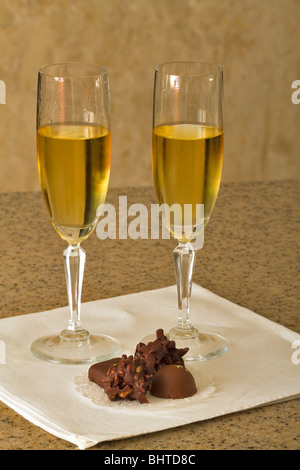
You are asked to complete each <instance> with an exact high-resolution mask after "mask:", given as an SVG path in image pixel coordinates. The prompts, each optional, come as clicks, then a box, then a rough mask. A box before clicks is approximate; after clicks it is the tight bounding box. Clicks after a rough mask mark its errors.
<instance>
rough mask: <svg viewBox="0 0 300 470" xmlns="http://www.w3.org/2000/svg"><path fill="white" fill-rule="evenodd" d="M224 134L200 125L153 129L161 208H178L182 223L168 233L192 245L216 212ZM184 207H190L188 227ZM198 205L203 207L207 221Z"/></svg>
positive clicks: (157, 187) (153, 152) (154, 158)
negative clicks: (188, 205)
mask: <svg viewBox="0 0 300 470" xmlns="http://www.w3.org/2000/svg"><path fill="white" fill-rule="evenodd" d="M223 137H224V135H223V131H222V130H221V129H219V128H217V127H213V126H205V125H200V124H171V125H163V126H158V127H156V128H154V130H153V146H152V169H153V178H154V186H155V189H156V193H157V197H158V202H159V204H160V205H161V204H163V203H165V204H168V205H169V206H172V205H173V204H179V205H180V208H181V211H182V218H180V222H179V223H178V219H177V222H174V221H173V222H172V220H171V222H170V225H169V227H168V228H169V230H170V232H171V233H172V235H173V236H174V237H175V238H177V239H178V240H179V241H183V242H186V241H190V240H192V239H193V238H195V236H196V235H197V230H200V228H199V227H201V225H202V226H203V224H204V226H205V225H206V224H207V222H208V220H209V217H210V215H211V212H212V210H213V208H214V205H215V202H216V199H217V195H218V191H219V186H220V181H221V172H222V159H223ZM184 204H191V205H192V206H191V207H192V216H191V219H190V222H189V227H187V226H185V229H184V230H183V228H182V226H183V224H184V222H185V223H186V221H184V217H183V214H184ZM196 204H204V220H203V219H202V220H200V219H199V214H198V213H197V211H196Z"/></svg>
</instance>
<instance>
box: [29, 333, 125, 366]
mask: <svg viewBox="0 0 300 470" xmlns="http://www.w3.org/2000/svg"><path fill="white" fill-rule="evenodd" d="M30 350H31V352H32V354H33V355H34V356H35V357H37V358H38V359H42V360H44V361H47V362H53V363H56V364H85V363H89V362H100V361H105V360H107V359H110V358H112V357H114V356H116V355H117V354H118V353H119V351H120V345H119V343H118V341H116V340H115V339H114V338H111V337H110V336H106V335H99V336H93V335H89V336H88V339H86V338H85V339H83V340H76V341H74V340H73V341H72V340H68V339H63V338H62V336H60V335H56V336H45V337H43V338H39V339H37V340H36V341H34V342H33V343H32V345H31V348H30Z"/></svg>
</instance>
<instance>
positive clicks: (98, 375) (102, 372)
mask: <svg viewBox="0 0 300 470" xmlns="http://www.w3.org/2000/svg"><path fill="white" fill-rule="evenodd" d="M120 360H121V358H120V357H113V358H112V359H108V361H102V362H97V363H96V364H93V365H92V366H91V367H90V368H89V379H90V381H91V382H94V383H95V384H97V385H99V386H100V387H103V384H102V379H103V378H104V377H105V376H106V374H107V372H108V371H109V369H110V368H111V367H113V366H114V365H117V364H118V363H119V362H120Z"/></svg>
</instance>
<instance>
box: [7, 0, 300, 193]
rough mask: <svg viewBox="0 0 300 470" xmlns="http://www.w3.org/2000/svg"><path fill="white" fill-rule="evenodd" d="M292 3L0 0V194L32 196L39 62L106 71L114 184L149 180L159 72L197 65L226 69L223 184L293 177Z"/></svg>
mask: <svg viewBox="0 0 300 470" xmlns="http://www.w3.org/2000/svg"><path fill="white" fill-rule="evenodd" d="M299 43H300V1H299V0H0V47H1V56H0V57H1V60H0V80H3V81H5V83H6V104H1V105H0V162H1V171H0V191H16V190H17V191H26V190H36V189H39V183H38V177H37V168H36V151H35V106H36V77H37V69H38V68H39V67H40V66H41V65H45V64H47V63H54V62H63V61H84V62H92V63H100V64H103V65H106V66H107V67H108V69H109V73H110V81H111V97H112V131H113V134H112V135H113V141H112V172H111V186H119V185H122V186H131V185H148V184H150V185H151V184H152V175H151V162H150V160H151V158H150V155H151V119H152V88H153V71H154V67H155V65H156V64H158V63H161V62H165V61H170V60H177V59H180V60H182V59H185V60H201V61H208V62H217V63H219V64H222V65H223V67H224V73H225V110H226V119H225V129H226V134H225V135H226V140H225V158H224V170H223V181H245V180H262V179H282V178H293V177H295V176H297V177H299V157H300V138H299V130H300V104H299V105H295V104H293V103H292V101H291V94H292V89H291V84H292V82H293V81H294V80H296V79H300V60H299Z"/></svg>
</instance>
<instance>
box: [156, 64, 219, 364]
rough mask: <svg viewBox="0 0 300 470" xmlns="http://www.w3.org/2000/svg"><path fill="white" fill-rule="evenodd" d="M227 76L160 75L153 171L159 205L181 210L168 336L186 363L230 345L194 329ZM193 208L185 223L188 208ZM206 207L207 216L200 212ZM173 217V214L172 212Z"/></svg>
mask: <svg viewBox="0 0 300 470" xmlns="http://www.w3.org/2000/svg"><path fill="white" fill-rule="evenodd" d="M223 139H224V132H223V71H222V68H221V67H220V66H218V65H215V64H204V63H198V62H171V63H166V64H162V65H159V66H157V67H156V69H155V82H154V101H153V135H152V170H153V180H154V187H155V190H156V195H157V199H158V202H159V204H160V205H166V206H168V207H169V208H170V207H172V206H173V207H176V205H177V206H178V207H179V215H177V216H176V214H175V216H174V217H173V219H171V218H169V222H168V224H167V226H168V229H169V230H170V232H171V234H172V236H173V237H174V238H175V239H177V240H178V242H179V245H178V246H177V248H176V249H175V250H174V252H173V256H174V264H175V273H176V281H177V289H178V319H177V324H176V326H175V327H174V328H172V329H171V330H170V332H169V337H170V339H173V340H175V341H176V344H177V345H179V347H185V346H188V347H189V352H188V354H187V355H186V356H185V359H186V360H194V361H206V360H209V359H213V358H216V357H219V356H221V355H223V354H224V353H225V352H226V351H228V344H227V342H226V340H225V339H224V338H223V337H221V336H219V335H217V334H214V333H210V332H203V331H199V330H198V329H196V328H195V327H194V326H193V325H192V323H191V312H190V307H191V290H192V278H193V269H194V264H195V258H196V249H195V246H196V244H194V243H193V242H194V240H195V238H197V237H198V236H199V235H201V233H202V236H203V231H204V228H205V226H206V225H207V223H208V221H209V218H210V216H211V213H212V211H213V208H214V205H215V202H216V199H217V196H218V191H219V186H220V181H221V173H222V159H223ZM187 206H189V207H190V213H189V217H186V213H185V212H186V207H187ZM198 207H203V210H202V211H200V210H198ZM169 214H170V212H169Z"/></svg>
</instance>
